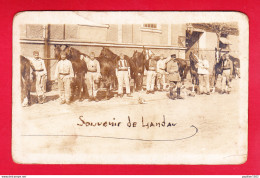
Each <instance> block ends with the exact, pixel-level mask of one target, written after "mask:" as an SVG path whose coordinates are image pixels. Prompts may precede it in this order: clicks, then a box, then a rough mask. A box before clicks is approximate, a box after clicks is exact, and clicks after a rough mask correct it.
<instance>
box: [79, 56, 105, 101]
mask: <svg viewBox="0 0 260 178" xmlns="http://www.w3.org/2000/svg"><path fill="white" fill-rule="evenodd" d="M80 58H81V60H85V62H86V65H87V73H86V75H85V82H86V85H87V88H88V94H89V101H96V102H98V99H97V92H98V83H99V80H100V78H101V74H100V65H99V62H98V61H97V60H96V59H95V53H94V52H91V53H90V58H88V57H87V56H85V57H84V56H83V55H81V56H80Z"/></svg>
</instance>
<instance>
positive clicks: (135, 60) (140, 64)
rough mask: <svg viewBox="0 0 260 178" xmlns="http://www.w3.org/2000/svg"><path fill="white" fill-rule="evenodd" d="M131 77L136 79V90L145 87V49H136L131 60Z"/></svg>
mask: <svg viewBox="0 0 260 178" xmlns="http://www.w3.org/2000/svg"><path fill="white" fill-rule="evenodd" d="M129 64H130V71H131V78H133V79H134V90H136V91H140V90H142V87H143V77H144V64H145V51H142V52H137V50H135V51H134V54H133V56H132V58H131V59H130V60H129Z"/></svg>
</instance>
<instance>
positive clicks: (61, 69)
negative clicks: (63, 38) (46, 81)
mask: <svg viewBox="0 0 260 178" xmlns="http://www.w3.org/2000/svg"><path fill="white" fill-rule="evenodd" d="M73 77H74V71H73V68H72V63H71V62H70V61H69V60H68V59H67V56H66V53H65V52H64V51H62V52H61V60H60V61H59V62H58V64H57V66H56V70H55V80H56V81H58V87H59V91H60V99H61V101H60V104H64V103H66V104H70V97H71V86H70V84H71V81H72V78H73Z"/></svg>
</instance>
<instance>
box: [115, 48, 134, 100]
mask: <svg viewBox="0 0 260 178" xmlns="http://www.w3.org/2000/svg"><path fill="white" fill-rule="evenodd" d="M116 76H117V80H118V95H119V96H120V97H121V98H122V97H123V83H125V87H126V94H127V96H128V97H131V94H130V84H129V80H130V79H131V75H130V66H129V64H128V62H127V60H125V59H124V55H123V54H122V53H121V54H120V59H119V60H118V62H117V66H116Z"/></svg>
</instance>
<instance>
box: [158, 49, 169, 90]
mask: <svg viewBox="0 0 260 178" xmlns="http://www.w3.org/2000/svg"><path fill="white" fill-rule="evenodd" d="M166 62H167V60H166V59H164V56H163V54H161V56H160V59H159V60H158V61H157V88H158V90H159V91H160V90H161V85H162V86H163V90H164V91H165V90H166V82H165V74H166V64H165V63H166Z"/></svg>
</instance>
